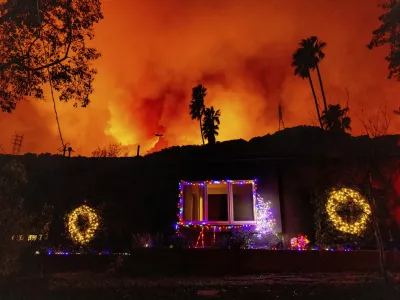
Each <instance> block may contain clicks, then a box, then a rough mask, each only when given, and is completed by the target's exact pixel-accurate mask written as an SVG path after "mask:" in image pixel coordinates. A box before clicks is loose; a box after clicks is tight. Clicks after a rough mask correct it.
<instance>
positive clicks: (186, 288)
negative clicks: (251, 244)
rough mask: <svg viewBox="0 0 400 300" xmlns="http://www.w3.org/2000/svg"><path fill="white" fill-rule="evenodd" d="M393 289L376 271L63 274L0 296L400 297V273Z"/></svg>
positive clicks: (28, 281) (21, 281) (7, 287)
mask: <svg viewBox="0 0 400 300" xmlns="http://www.w3.org/2000/svg"><path fill="white" fill-rule="evenodd" d="M393 282H394V284H393V285H392V288H386V286H385V285H383V284H382V282H381V280H380V277H379V275H378V274H354V273H340V274H265V275H257V276H255V275H254V276H241V277H239V276H235V277H219V278H176V277H174V278H155V279H149V278H128V277H121V276H114V275H110V274H102V275H101V274H92V273H74V274H73V273H64V274H52V275H45V276H44V277H43V278H15V279H12V280H11V279H9V280H8V281H4V282H2V284H1V287H0V300H3V299H7V300H14V299H18V300H22V299H29V300H36V299H40V300H47V299H48V300H50V299H51V300H59V299H60V300H61V299H65V300H67V299H73V300H81V299H96V300H100V299H110V300H111V299H113V300H114V299H115V300H119V299H138V300H140V299H143V300H153V299H154V300H155V299H165V300H169V299H171V300H173V299H179V300H181V299H182V300H184V299H207V298H208V299H213V298H214V299H230V300H234V299H238V300H241V299H243V300H245V299H246V300H247V299H263V300H268V299H279V300H285V299H298V300H303V299H307V300H319V299H321V300H322V299H323V300H330V299H332V300H337V299H340V300H358V299H360V300H369V299H371V300H372V299H373V300H391V299H393V300H394V299H400V293H399V289H398V288H397V286H398V284H399V283H400V275H393Z"/></svg>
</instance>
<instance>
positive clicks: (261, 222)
mask: <svg viewBox="0 0 400 300" xmlns="http://www.w3.org/2000/svg"><path fill="white" fill-rule="evenodd" d="M209 184H252V185H253V199H254V201H255V204H256V205H255V209H256V212H255V215H256V220H255V221H256V222H255V224H242V225H217V224H210V223H209V222H207V221H200V222H186V221H184V220H183V201H184V199H183V198H184V197H183V189H184V186H185V185H190V186H205V185H209ZM178 219H179V221H178V223H177V224H176V230H177V232H179V229H180V228H182V227H186V228H198V229H200V232H201V233H200V234H201V235H203V234H204V232H207V231H213V233H214V234H213V236H214V238H213V239H214V240H215V232H222V231H230V230H232V229H243V230H249V231H256V232H257V233H259V234H260V235H261V234H268V233H273V232H274V229H275V224H276V221H275V219H274V217H273V214H272V211H271V203H270V202H269V201H264V200H263V199H262V197H261V196H260V195H258V194H257V180H206V181H201V182H188V181H181V182H180V183H179V203H178Z"/></svg>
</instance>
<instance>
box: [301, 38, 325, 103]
mask: <svg viewBox="0 0 400 300" xmlns="http://www.w3.org/2000/svg"><path fill="white" fill-rule="evenodd" d="M325 47H326V43H325V42H322V41H320V40H318V37H316V36H310V37H309V38H307V39H303V40H301V42H300V49H303V51H305V52H306V54H305V55H304V57H303V59H306V60H307V65H309V69H310V70H314V69H316V70H317V74H318V80H319V85H320V88H321V94H322V99H323V101H324V109H325V110H327V109H328V105H327V102H326V97H325V90H324V85H323V84H322V77H321V72H320V70H319V63H320V62H321V60H322V59H324V58H325V53H324V52H323V49H324V48H325Z"/></svg>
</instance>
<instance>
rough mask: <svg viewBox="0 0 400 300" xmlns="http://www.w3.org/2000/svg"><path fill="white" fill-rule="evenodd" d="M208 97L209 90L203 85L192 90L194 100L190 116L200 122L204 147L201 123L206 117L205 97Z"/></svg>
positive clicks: (190, 107) (201, 132) (190, 106)
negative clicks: (204, 116)
mask: <svg viewBox="0 0 400 300" xmlns="http://www.w3.org/2000/svg"><path fill="white" fill-rule="evenodd" d="M206 95H207V89H206V88H205V87H204V86H202V85H201V84H199V85H198V86H196V87H194V88H193V89H192V100H191V102H190V105H189V109H190V116H191V117H192V120H197V121H199V122H200V134H201V139H202V141H203V145H204V135H203V126H202V125H201V121H202V119H203V115H204V109H205V104H204V97H205V96H206Z"/></svg>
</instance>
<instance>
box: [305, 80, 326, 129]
mask: <svg viewBox="0 0 400 300" xmlns="http://www.w3.org/2000/svg"><path fill="white" fill-rule="evenodd" d="M308 80H309V81H310V86H311V91H312V94H313V97H314V101H315V108H316V109H317V115H318V121H319V125H320V126H321V128H322V129H324V126H322V120H321V113H320V112H319V105H318V100H317V95H316V94H315V89H314V85H313V82H312V79H311V74H310V75H309V76H308Z"/></svg>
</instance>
